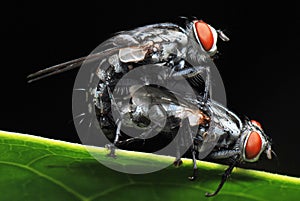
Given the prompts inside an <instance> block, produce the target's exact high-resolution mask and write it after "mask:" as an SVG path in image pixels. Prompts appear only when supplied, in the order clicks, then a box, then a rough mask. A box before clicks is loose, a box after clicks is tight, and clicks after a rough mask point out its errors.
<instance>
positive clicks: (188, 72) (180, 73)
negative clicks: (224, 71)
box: [171, 66, 211, 104]
mask: <svg viewBox="0 0 300 201" xmlns="http://www.w3.org/2000/svg"><path fill="white" fill-rule="evenodd" d="M173 69H175V67H174V68H173ZM173 69H172V71H171V76H172V77H173V78H180V77H184V78H187V79H188V80H189V81H190V83H191V84H192V85H193V86H195V87H196V88H197V87H199V86H201V84H203V82H204V85H205V86H204V91H203V98H202V102H203V104H205V103H206V101H207V99H208V98H209V97H211V94H210V93H211V81H210V68H209V66H192V67H184V68H179V69H178V68H177V70H176V69H175V70H173ZM201 74H204V76H205V79H204V80H203V77H202V76H201Z"/></svg>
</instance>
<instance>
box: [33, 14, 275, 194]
mask: <svg viewBox="0 0 300 201" xmlns="http://www.w3.org/2000/svg"><path fill="white" fill-rule="evenodd" d="M218 38H220V39H222V40H223V41H228V40H229V39H228V37H227V36H226V35H225V34H224V33H223V32H222V31H220V30H215V29H214V28H213V27H212V26H210V25H209V24H207V23H205V22H203V21H202V20H192V21H189V22H187V23H186V27H185V28H182V27H180V26H178V25H176V24H173V23H159V24H153V25H148V26H144V27H139V28H136V29H133V30H130V31H124V32H120V33H118V34H116V35H115V36H113V37H112V38H110V39H108V40H106V41H105V42H104V43H102V44H101V45H100V46H99V48H98V49H96V50H95V51H93V52H92V53H91V54H90V55H89V56H86V57H82V58H79V59H75V60H72V61H69V62H66V63H63V64H59V65H56V66H53V67H50V68H46V69H44V70H41V71H38V72H36V73H34V74H31V75H29V76H28V78H29V79H30V81H36V80H38V79H41V78H44V77H47V76H50V75H54V74H58V73H61V72H64V71H67V70H70V69H73V68H77V67H80V66H81V65H82V67H81V69H80V70H87V72H88V76H85V77H84V76H83V78H82V77H80V76H78V75H77V78H76V79H81V81H82V79H83V82H81V83H84V85H85V86H86V87H82V88H78V89H75V90H79V91H83V92H84V94H85V95H84V96H85V97H86V98H85V99H84V101H85V103H84V104H85V111H84V112H82V113H80V114H79V115H78V117H83V116H89V117H91V119H96V121H97V124H98V126H99V128H100V129H101V130H102V131H103V133H104V134H105V136H106V137H107V138H108V139H109V141H110V142H111V143H110V144H108V147H109V148H110V151H111V152H110V155H111V156H115V152H114V150H115V147H119V148H122V149H129V150H136V151H146V152H154V151H156V150H159V149H163V148H164V147H165V146H167V145H168V144H170V143H172V142H175V143H174V144H175V146H174V147H175V148H174V149H172V151H174V152H175V153H172V154H173V155H175V157H176V160H175V162H174V164H176V165H180V163H181V160H180V157H181V156H182V155H183V154H184V153H183V152H185V151H187V150H188V149H189V150H191V152H192V158H193V163H194V167H193V174H192V176H191V177H189V179H190V180H195V178H196V176H197V165H196V159H211V160H219V159H227V160H228V161H230V165H229V167H228V169H227V170H226V171H225V173H224V174H223V176H222V180H221V183H220V184H219V186H218V187H217V189H216V191H215V192H213V193H206V196H214V195H216V194H217V193H218V192H219V191H220V190H221V188H222V186H223V184H224V183H225V181H226V180H227V178H228V176H229V175H230V174H231V171H232V170H233V168H234V167H235V166H237V165H238V164H240V163H243V162H255V161H257V160H258V159H259V157H260V155H261V153H262V152H265V153H266V154H267V157H268V158H269V159H271V153H272V150H271V143H270V139H269V137H268V136H267V135H266V134H265V133H264V131H263V129H262V126H261V125H260V124H259V123H258V122H257V121H254V120H249V119H248V118H246V117H245V118H240V117H238V116H237V115H236V114H234V113H233V112H231V111H230V110H228V109H227V108H226V107H224V106H223V105H222V104H221V103H218V102H217V101H215V100H213V98H212V83H211V80H212V76H211V70H212V69H211V67H212V66H213V62H212V58H213V57H214V55H215V54H216V53H217V46H216V43H217V39H218ZM92 63H93V65H92ZM88 66H89V67H90V66H93V67H91V68H90V69H87V68H88ZM214 84H215V83H214ZM85 119H87V118H85ZM82 121H83V119H82V120H81V121H80V122H79V123H82ZM91 126H93V124H92V123H89V127H91ZM180 130H181V131H180ZM178 133H179V134H178ZM132 135H134V136H132ZM182 147H184V148H182ZM168 154H169V153H168ZM172 154H171V155H172Z"/></svg>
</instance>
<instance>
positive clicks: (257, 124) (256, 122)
mask: <svg viewBox="0 0 300 201" xmlns="http://www.w3.org/2000/svg"><path fill="white" fill-rule="evenodd" d="M251 123H252V124H253V125H255V126H257V127H258V128H260V129H262V126H261V124H260V123H259V122H258V121H256V120H251Z"/></svg>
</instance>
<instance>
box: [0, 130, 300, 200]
mask: <svg viewBox="0 0 300 201" xmlns="http://www.w3.org/2000/svg"><path fill="white" fill-rule="evenodd" d="M0 144H1V146H0V150H1V155H0V174H1V179H0V189H1V195H0V201H7V200H13V201H19V200H20V201H21V200H22V201H26V200H35V201H38V200H43V201H47V200H49V201H50V200H51V201H53V200H63V201H69V200H70V201H77V200H78V201H97V200H110V201H115V200H123V201H126V200H149V201H150V200H151V201H152V200H175V201H176V200H194V201H196V200H206V199H208V200H210V199H211V198H205V197H204V193H205V192H213V191H214V190H215V188H216V186H217V185H218V183H219V180H220V174H222V173H223V171H224V169H225V168H226V167H225V166H223V165H218V164H214V163H208V162H202V161H198V162H197V163H198V168H199V178H198V179H196V181H189V180H188V179H187V177H188V176H189V175H190V174H191V170H192V161H191V160H189V159H183V165H182V166H180V167H177V168H176V167H174V166H172V165H171V166H169V167H168V168H166V169H164V170H161V171H158V172H154V173H150V174H143V175H132V174H125V173H120V172H116V171H114V170H111V169H109V168H107V167H105V166H103V165H101V164H100V163H99V162H98V161H97V160H95V159H94V158H93V157H92V156H91V155H90V154H89V152H88V151H86V149H85V147H84V146H82V145H79V144H72V143H67V142H62V141H55V140H50V139H45V138H40V137H34V136H30V135H24V134H16V133H9V132H3V131H2V132H0ZM91 149H93V151H94V152H97V153H98V154H100V155H103V158H106V159H107V160H112V159H111V158H109V157H106V154H107V150H106V149H104V148H96V147H95V148H89V150H91ZM117 152H118V153H117V154H118V157H119V158H122V160H127V162H128V165H132V164H133V163H134V165H139V163H143V160H147V163H149V160H150V161H151V160H153V161H157V160H160V162H162V163H168V164H170V162H171V161H173V160H174V158H172V157H167V156H158V155H153V154H150V156H149V154H145V153H138V152H128V151H121V150H117ZM145 156H147V157H145ZM113 160H118V158H117V159H113ZM299 197H300V179H299V178H294V177H288V176H282V175H277V174H271V173H266V172H261V171H254V170H245V169H241V168H235V169H234V171H233V173H232V176H231V178H230V179H229V180H228V182H227V183H226V184H225V185H224V187H223V189H222V191H221V192H220V193H219V194H218V195H217V196H216V197H214V198H213V199H215V200H223V201H226V200H231V201H232V200H243V201H248V200H249V201H250V200H251V201H253V200H255V201H267V200H272V201H276V200H278V201H282V200H289V201H293V200H299Z"/></svg>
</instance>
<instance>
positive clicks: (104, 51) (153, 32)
mask: <svg viewBox="0 0 300 201" xmlns="http://www.w3.org/2000/svg"><path fill="white" fill-rule="evenodd" d="M166 30H176V31H181V32H183V31H184V30H183V29H182V28H180V27H178V26H177V25H175V24H171V23H162V24H154V25H148V26H144V27H139V28H137V29H134V30H131V31H123V32H120V33H118V34H117V35H115V36H113V37H111V38H110V39H108V40H106V41H105V42H104V43H102V44H101V45H100V47H101V48H96V49H95V50H94V51H93V52H92V53H91V54H90V55H88V56H84V57H81V58H78V59H74V60H71V61H68V62H65V63H62V64H58V65H54V66H51V67H49V68H46V69H43V70H40V71H38V72H36V73H33V74H30V75H29V76H28V77H27V78H28V79H29V80H28V82H33V81H37V80H39V79H42V78H45V77H48V76H51V75H55V74H59V73H62V72H65V71H68V70H71V69H75V68H78V67H80V66H81V65H82V63H83V62H86V63H89V62H93V61H96V60H97V59H101V58H105V57H107V56H109V55H112V54H115V53H119V51H120V50H121V51H120V53H121V55H120V56H119V57H120V60H122V59H123V60H124V61H127V62H130V61H138V60H142V59H143V58H144V57H145V54H146V53H147V51H146V48H147V46H149V43H148V41H151V40H153V39H155V38H157V37H159V38H160V39H162V38H168V37H169V36H171V35H172V34H170V33H168V32H167V31H166ZM164 32H167V33H164ZM166 36H168V37H166Z"/></svg>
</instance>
